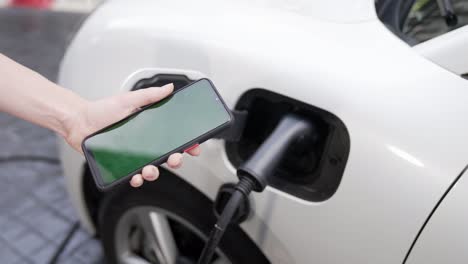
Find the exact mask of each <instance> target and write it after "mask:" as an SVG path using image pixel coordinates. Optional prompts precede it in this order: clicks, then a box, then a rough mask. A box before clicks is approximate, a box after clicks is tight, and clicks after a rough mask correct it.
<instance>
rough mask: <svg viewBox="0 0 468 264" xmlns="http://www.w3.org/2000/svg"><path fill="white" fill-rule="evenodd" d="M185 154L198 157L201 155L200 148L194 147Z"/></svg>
mask: <svg viewBox="0 0 468 264" xmlns="http://www.w3.org/2000/svg"><path fill="white" fill-rule="evenodd" d="M187 153H188V154H190V155H192V156H198V155H200V153H201V148H200V146H197V147H194V148H193V149H191V150H189V151H187Z"/></svg>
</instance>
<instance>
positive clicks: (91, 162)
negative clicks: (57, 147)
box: [81, 78, 234, 192]
mask: <svg viewBox="0 0 468 264" xmlns="http://www.w3.org/2000/svg"><path fill="white" fill-rule="evenodd" d="M201 80H207V81H208V82H209V83H210V84H211V86H212V87H213V90H214V91H215V93H216V95H217V96H218V98H219V101H220V102H221V104H222V105H223V106H224V109H226V111H227V112H228V114H229V117H230V119H229V121H228V122H226V123H224V124H222V125H220V126H218V127H216V128H214V129H212V130H210V131H208V132H206V133H205V134H202V135H201V136H199V137H197V138H195V139H193V140H191V141H189V142H187V143H185V144H183V145H182V146H180V147H178V148H176V149H174V150H173V151H170V152H168V153H166V154H165V155H164V156H162V157H161V158H159V159H156V160H153V161H152V162H149V163H148V164H145V165H144V166H142V167H141V168H138V169H137V170H135V171H133V172H131V173H130V174H128V175H127V176H125V177H122V178H120V179H118V180H116V181H114V182H112V183H110V184H104V183H103V181H102V179H101V175H100V174H99V170H98V169H97V167H96V164H95V162H94V157H93V155H92V153H91V152H90V151H88V149H87V148H86V145H85V142H86V140H87V139H88V138H91V137H93V136H94V135H97V134H100V133H102V132H103V131H104V130H106V129H108V128H110V127H111V126H113V125H115V124H117V123H119V122H122V121H123V120H125V119H128V118H131V117H133V116H135V115H137V114H139V113H141V112H143V111H145V110H146V109H147V108H149V107H151V106H153V105H154V104H157V103H158V102H156V103H154V104H150V105H147V106H145V107H143V108H142V109H140V110H138V111H136V112H135V113H133V114H131V115H129V116H127V117H125V118H124V119H122V120H120V121H118V122H115V123H113V124H111V125H109V126H106V127H105V128H102V129H100V130H98V131H96V132H94V133H92V134H91V135H88V136H87V137H86V138H85V139H84V140H83V142H82V143H81V148H82V150H83V153H84V156H85V158H86V161H87V162H88V166H89V168H90V170H91V174H92V175H93V178H94V182H95V183H96V186H97V187H98V189H99V190H101V191H103V192H105V191H109V190H110V189H112V188H113V187H115V186H117V185H119V184H121V183H124V182H127V183H129V180H130V178H131V177H132V176H133V175H135V174H137V173H141V170H142V168H143V167H145V166H147V165H150V164H151V165H155V166H159V165H161V164H163V163H165V162H166V161H167V159H168V158H169V156H170V155H171V154H174V153H183V152H184V151H185V150H187V149H188V148H190V147H192V146H194V145H196V144H201V143H203V142H205V141H206V140H208V139H210V138H213V137H214V136H215V135H217V134H219V133H221V132H223V131H224V130H225V129H227V128H228V127H229V126H230V125H231V124H232V122H233V121H234V116H233V114H232V113H231V110H230V109H229V108H228V107H227V106H226V103H225V102H224V100H223V98H222V97H221V95H220V94H219V92H218V90H217V89H216V87H215V86H214V84H213V82H211V81H210V80H209V79H206V78H203V79H199V80H198V81H196V82H199V81H201ZM196 82H193V83H191V84H189V85H186V86H184V87H182V88H180V89H179V90H177V91H175V92H173V93H172V94H171V95H169V96H172V95H174V94H176V93H178V92H180V91H182V90H184V89H186V88H189V87H190V86H191V85H192V84H195V83H196Z"/></svg>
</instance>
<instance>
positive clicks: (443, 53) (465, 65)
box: [414, 26, 468, 75]
mask: <svg viewBox="0 0 468 264" xmlns="http://www.w3.org/2000/svg"><path fill="white" fill-rule="evenodd" d="M467 43H468V26H463V27H461V28H458V29H456V30H453V31H450V32H448V33H446V34H443V35H441V36H439V37H436V38H433V39H430V40H428V41H425V42H423V43H421V44H419V45H416V46H415V47H414V48H415V50H416V51H417V52H419V53H420V54H421V55H423V56H424V57H426V58H428V59H430V60H431V61H433V62H435V63H437V64H439V65H440V66H442V67H444V68H446V69H447V70H449V71H452V72H454V73H456V74H458V75H462V74H468V59H467V58H468V45H467Z"/></svg>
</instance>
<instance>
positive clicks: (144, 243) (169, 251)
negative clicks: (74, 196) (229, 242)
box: [115, 206, 230, 264]
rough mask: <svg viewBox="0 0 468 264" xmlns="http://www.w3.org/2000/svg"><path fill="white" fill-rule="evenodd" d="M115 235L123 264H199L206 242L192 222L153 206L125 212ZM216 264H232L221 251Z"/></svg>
mask: <svg viewBox="0 0 468 264" xmlns="http://www.w3.org/2000/svg"><path fill="white" fill-rule="evenodd" d="M174 231H176V233H174ZM115 232H116V233H115V247H116V252H117V260H118V262H119V263H121V264H148V263H154V264H192V263H196V258H197V257H198V255H197V251H198V253H199V252H201V248H202V247H203V243H204V241H205V240H206V236H205V235H204V234H203V233H202V232H201V231H200V230H199V229H198V228H196V227H195V226H194V225H192V224H191V223H190V222H188V221H186V220H185V219H183V218H181V217H179V216H177V215H174V214H172V213H171V212H168V211H166V210H164V209H161V208H158V207H153V206H139V207H135V208H132V209H130V210H128V211H126V212H125V213H124V214H123V215H122V217H121V218H120V219H119V222H118V224H117V228H116V231H115ZM187 238H188V239H187ZM181 239H184V241H181ZM185 240H187V241H185ZM194 250H195V252H193V251H194ZM213 263H216V264H227V263H230V262H229V260H228V259H227V258H226V256H225V254H223V252H222V251H220V250H218V251H217V256H216V257H215V258H214V261H213Z"/></svg>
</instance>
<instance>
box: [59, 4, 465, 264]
mask: <svg viewBox="0 0 468 264" xmlns="http://www.w3.org/2000/svg"><path fill="white" fill-rule="evenodd" d="M368 2H372V3H373V1H368ZM359 3H361V2H359ZM361 17H363V16H361ZM368 17H370V18H372V17H373V16H372V14H370V13H369V14H368ZM146 68H152V69H156V70H158V69H160V70H161V71H162V70H164V69H180V70H181V71H195V72H198V73H200V74H201V75H203V76H207V77H208V78H210V79H212V80H213V82H214V83H215V85H216V87H218V89H219V91H220V93H221V94H222V95H223V98H224V99H225V101H226V103H227V105H228V106H230V107H234V105H235V104H236V102H237V100H238V99H239V97H240V96H241V95H242V94H243V93H244V92H246V91H247V90H249V89H252V88H264V89H268V90H271V91H273V92H276V93H279V94H283V95H287V96H288V97H291V98H294V99H297V100H300V101H303V102H306V103H308V104H311V105H314V106H316V107H319V108H322V109H324V110H326V111H329V112H331V113H333V114H335V115H336V116H338V117H339V118H340V119H341V120H342V121H343V122H344V124H345V125H346V127H347V129H348V131H349V135H350V138H351V151H350V154H349V159H348V163H347V166H346V169H345V172H344V175H343V178H342V182H341V184H340V186H339V188H338V190H337V192H336V193H335V194H334V195H333V196H332V197H331V198H330V199H329V200H326V201H324V202H320V203H314V202H307V201H304V200H301V199H299V198H296V197H294V196H291V195H289V194H286V193H284V192H281V191H279V190H276V189H274V188H271V187H268V188H267V189H266V190H265V192H264V193H262V194H257V193H254V194H253V195H252V202H253V206H254V212H253V215H252V216H251V217H250V218H249V220H248V221H246V222H245V223H243V224H242V227H243V228H244V230H245V231H246V232H247V233H248V234H249V235H250V237H251V238H252V239H253V240H254V241H255V242H256V243H257V244H258V245H259V247H260V248H261V249H262V250H263V252H264V253H265V255H266V256H267V257H268V258H269V259H270V261H272V263H310V262H312V261H314V262H317V263H398V262H401V261H402V260H403V258H404V256H405V254H406V252H407V251H408V249H409V247H410V245H411V243H412V241H413V240H414V238H415V236H416V234H417V232H418V230H419V228H420V227H421V225H422V224H423V223H424V221H425V220H426V218H427V216H428V215H429V213H430V212H431V210H432V209H433V207H434V205H435V204H436V203H437V202H438V201H439V199H440V198H441V197H442V195H443V193H444V191H445V190H446V189H447V188H448V187H449V186H450V184H451V183H452V182H453V181H454V179H455V178H456V177H457V175H458V174H459V173H460V171H461V170H462V169H463V168H464V166H465V164H466V163H467V161H468V140H466V135H467V133H468V124H467V123H466V122H465V121H466V118H465V117H466V115H467V114H468V105H467V104H466V100H465V98H468V83H467V82H466V81H465V80H463V79H461V78H459V77H458V76H456V75H454V74H453V73H451V72H450V71H447V70H446V69H444V68H441V67H440V66H438V65H436V64H434V63H432V62H430V61H429V60H427V59H425V58H423V57H421V56H420V55H419V54H417V53H416V52H414V51H413V50H412V49H411V48H410V47H409V46H408V45H407V44H405V43H404V42H402V41H401V40H400V39H398V38H397V37H396V36H394V35H393V34H392V33H391V32H389V31H388V30H387V29H386V27H385V26H384V25H383V24H382V23H381V22H380V21H378V20H377V18H375V19H364V20H356V21H354V22H347V23H345V22H341V23H337V22H336V21H331V20H330V21H328V20H321V19H317V18H316V17H313V16H310V17H309V16H304V15H301V14H298V13H295V12H291V11H289V10H282V9H279V8H271V7H264V6H261V5H248V4H247V3H246V2H243V1H240V2H229V1H226V2H220V1H217V2H213V1H197V2H191V1H167V2H162V1H142V2H141V3H139V4H138V5H135V4H133V2H132V1H109V2H106V3H105V4H103V5H102V6H101V8H100V9H98V10H97V11H96V12H95V13H94V14H93V15H92V16H91V17H90V18H89V19H88V21H87V22H86V23H85V24H84V26H83V28H82V29H81V30H80V31H79V33H78V34H77V36H76V37H75V40H74V41H73V43H72V44H71V46H70V48H69V50H68V52H67V54H66V56H65V58H64V61H63V63H62V68H61V73H60V83H61V84H62V85H63V86H65V87H67V88H70V89H72V90H74V91H76V92H77V93H79V94H81V95H82V96H84V97H86V98H88V99H97V98H101V97H104V96H109V95H111V94H114V93H116V92H117V91H119V90H127V89H128V87H129V86H130V85H129V83H128V82H125V80H127V79H128V78H129V76H131V75H132V74H133V73H135V72H138V71H140V70H142V69H146ZM177 71H179V70H177ZM124 83H125V84H124ZM61 149H62V155H63V157H64V159H65V164H64V165H65V173H66V177H67V185H68V188H69V189H70V192H71V195H72V200H73V201H74V204H75V205H76V207H77V208H79V211H80V215H81V217H82V219H84V221H85V225H86V226H87V227H88V228H89V230H90V231H92V230H93V227H92V225H91V222H90V221H89V219H88V216H87V213H86V208H85V205H84V202H83V197H82V196H83V193H82V189H80V186H81V185H80V184H78V181H79V178H80V177H81V174H80V173H81V172H80V171H79V170H78V168H79V167H80V166H82V163H81V164H79V165H77V163H80V162H83V160H82V159H81V158H80V157H79V155H78V154H72V153H71V152H72V150H70V149H69V148H68V147H67V146H66V145H65V144H62V148H61ZM202 149H203V155H201V156H200V157H197V158H195V157H186V159H185V160H184V165H183V166H182V168H181V169H178V170H177V171H175V173H176V174H177V175H180V177H182V178H184V179H185V180H186V181H187V182H189V183H190V184H192V185H193V186H195V187H196V188H198V189H199V190H200V191H201V192H203V193H204V194H206V195H207V196H208V197H210V198H212V199H213V198H214V197H215V195H216V191H217V188H218V187H219V186H220V185H221V184H222V183H225V182H229V181H236V176H235V168H234V167H233V166H232V165H231V164H230V162H229V161H228V159H227V157H226V154H225V150H224V143H223V141H222V140H210V141H208V142H206V143H204V144H203V145H202ZM174 191H177V190H174Z"/></svg>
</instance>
